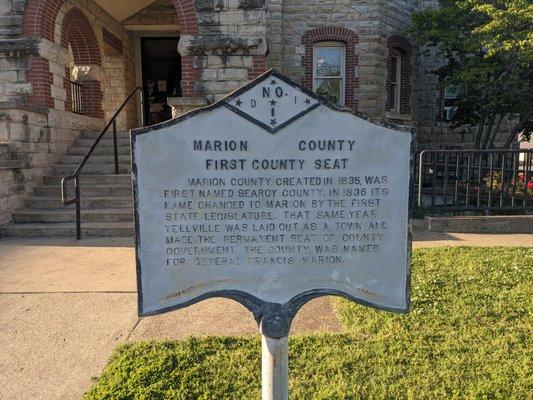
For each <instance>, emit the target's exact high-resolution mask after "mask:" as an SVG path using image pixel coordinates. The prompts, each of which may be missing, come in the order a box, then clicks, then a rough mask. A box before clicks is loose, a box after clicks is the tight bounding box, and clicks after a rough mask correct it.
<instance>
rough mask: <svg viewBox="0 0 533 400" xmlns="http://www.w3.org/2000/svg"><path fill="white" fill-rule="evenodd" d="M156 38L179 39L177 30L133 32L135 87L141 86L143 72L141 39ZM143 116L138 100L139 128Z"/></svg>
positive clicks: (141, 106)
mask: <svg viewBox="0 0 533 400" xmlns="http://www.w3.org/2000/svg"><path fill="white" fill-rule="evenodd" d="M158 37H161V38H163V37H177V38H179V37H180V31H179V30H142V31H133V43H134V53H135V86H140V87H142V86H143V74H142V73H143V71H142V48H141V39H142V38H158ZM176 51H178V50H177V49H176ZM143 115H144V110H143V105H142V104H141V101H140V100H139V101H138V102H137V116H138V124H139V126H141V123H142V116H143Z"/></svg>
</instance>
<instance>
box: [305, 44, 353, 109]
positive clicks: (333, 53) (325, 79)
mask: <svg viewBox="0 0 533 400" xmlns="http://www.w3.org/2000/svg"><path fill="white" fill-rule="evenodd" d="M313 54H314V59H313V91H314V92H315V93H316V94H318V95H320V96H322V97H324V98H325V99H326V100H328V101H330V102H331V103H333V104H336V105H338V106H344V100H345V94H344V90H345V87H346V72H345V69H346V68H345V64H346V62H345V59H346V46H345V45H344V43H342V42H318V43H316V44H315V46H314V52H313Z"/></svg>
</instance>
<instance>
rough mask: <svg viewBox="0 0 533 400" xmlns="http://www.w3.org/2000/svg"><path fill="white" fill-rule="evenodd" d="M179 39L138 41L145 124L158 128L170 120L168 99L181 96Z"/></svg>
mask: <svg viewBox="0 0 533 400" xmlns="http://www.w3.org/2000/svg"><path fill="white" fill-rule="evenodd" d="M178 40H179V38H178V37H143V38H141V65H142V84H143V88H144V93H145V96H146V101H145V103H144V110H143V112H144V121H145V124H147V125H153V124H157V123H159V122H163V121H166V120H169V119H171V118H172V110H171V108H170V107H169V106H168V105H167V98H168V97H179V96H181V87H180V82H181V60H180V55H179V53H178Z"/></svg>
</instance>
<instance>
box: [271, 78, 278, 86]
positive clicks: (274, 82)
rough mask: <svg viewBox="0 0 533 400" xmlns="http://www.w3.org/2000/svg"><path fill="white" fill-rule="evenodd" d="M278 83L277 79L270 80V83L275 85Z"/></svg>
mask: <svg viewBox="0 0 533 400" xmlns="http://www.w3.org/2000/svg"><path fill="white" fill-rule="evenodd" d="M276 83H278V82H276V80H275V79H272V80H271V81H270V84H271V85H275V84H276Z"/></svg>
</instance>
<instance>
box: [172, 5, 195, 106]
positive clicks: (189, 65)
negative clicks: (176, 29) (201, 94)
mask: <svg viewBox="0 0 533 400" xmlns="http://www.w3.org/2000/svg"><path fill="white" fill-rule="evenodd" d="M171 3H172V4H173V5H174V8H175V9H176V13H177V14H178V21H179V25H180V32H181V34H182V35H198V33H199V31H198V18H197V17H196V8H195V7H194V1H193V0H171ZM199 77H200V70H199V69H198V68H195V67H194V62H193V56H190V55H184V56H182V57H181V95H182V96H183V97H195V96H197V95H198V93H197V91H196V82H197V81H198V78H199Z"/></svg>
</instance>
